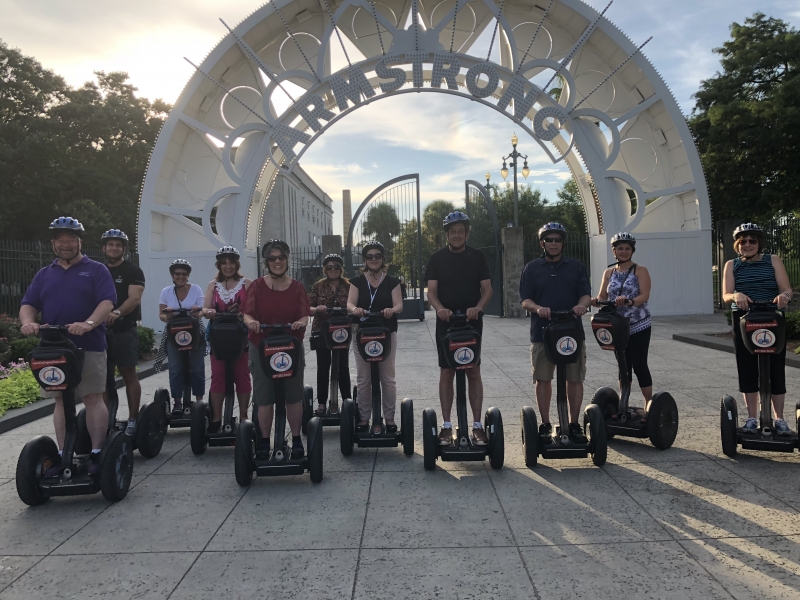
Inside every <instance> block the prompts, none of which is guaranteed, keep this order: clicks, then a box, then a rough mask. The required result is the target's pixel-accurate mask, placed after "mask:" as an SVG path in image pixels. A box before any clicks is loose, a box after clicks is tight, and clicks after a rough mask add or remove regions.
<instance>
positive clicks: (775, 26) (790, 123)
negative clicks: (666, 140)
mask: <svg viewBox="0 0 800 600" xmlns="http://www.w3.org/2000/svg"><path fill="white" fill-rule="evenodd" d="M714 52H715V53H717V54H719V55H720V57H721V63H722V72H718V73H717V74H716V75H715V76H714V77H712V78H710V79H707V80H705V81H703V82H702V84H701V86H700V90H699V91H698V92H697V93H696V94H695V95H694V98H695V100H696V104H695V108H694V111H693V113H692V117H691V119H690V125H691V127H692V129H693V132H694V135H695V140H696V142H697V147H698V149H699V151H700V155H701V158H702V161H703V166H704V169H705V174H706V179H707V182H708V187H709V193H710V195H711V203H712V208H713V211H714V217H715V218H717V219H727V218H738V219H753V220H756V219H759V218H764V217H771V216H774V215H776V214H781V213H783V214H788V213H790V212H796V211H798V210H799V209H800V177H798V165H799V164H800V137H798V131H800V33H798V31H797V30H796V29H794V28H791V27H790V26H789V25H788V24H787V23H786V22H784V21H782V20H780V19H774V18H771V17H767V16H765V15H764V14H763V13H760V12H757V13H755V14H754V15H753V16H752V17H750V18H748V19H746V20H745V22H744V24H739V23H733V24H732V25H731V39H730V40H728V41H727V42H725V43H724V44H723V45H722V47H721V48H716V49H714Z"/></svg>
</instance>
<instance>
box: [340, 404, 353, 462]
mask: <svg viewBox="0 0 800 600" xmlns="http://www.w3.org/2000/svg"><path fill="white" fill-rule="evenodd" d="M355 431H356V405H355V403H354V402H353V401H352V400H344V401H343V402H342V414H341V415H340V417H339V445H340V446H341V449H342V455H344V456H350V455H351V454H352V453H353V435H354V434H355Z"/></svg>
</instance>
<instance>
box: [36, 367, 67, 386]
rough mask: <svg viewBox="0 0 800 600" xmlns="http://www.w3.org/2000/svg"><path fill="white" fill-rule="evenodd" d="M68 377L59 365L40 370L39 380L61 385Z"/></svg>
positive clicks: (47, 383) (48, 383) (44, 382)
mask: <svg viewBox="0 0 800 600" xmlns="http://www.w3.org/2000/svg"><path fill="white" fill-rule="evenodd" d="M66 379H67V376H66V375H64V371H62V370H61V369H59V368H58V367H46V368H44V369H42V370H41V371H39V380H40V381H41V382H42V383H43V384H45V385H48V386H53V385H61V384H62V383H64V381H65V380H66Z"/></svg>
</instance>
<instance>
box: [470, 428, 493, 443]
mask: <svg viewBox="0 0 800 600" xmlns="http://www.w3.org/2000/svg"><path fill="white" fill-rule="evenodd" d="M472 443H473V444H475V445H476V446H485V445H486V444H488V443H489V438H488V437H486V432H485V431H484V430H483V427H473V428H472Z"/></svg>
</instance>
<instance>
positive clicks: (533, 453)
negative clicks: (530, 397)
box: [519, 406, 539, 467]
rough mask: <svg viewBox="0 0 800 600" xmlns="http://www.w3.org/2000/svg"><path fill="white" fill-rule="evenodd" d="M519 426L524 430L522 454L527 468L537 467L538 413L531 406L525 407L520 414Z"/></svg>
mask: <svg viewBox="0 0 800 600" xmlns="http://www.w3.org/2000/svg"><path fill="white" fill-rule="evenodd" d="M519 425H520V429H521V430H522V454H523V456H524V457H525V466H526V467H535V466H536V463H537V462H538V461H539V425H538V423H537V422H536V411H535V410H533V408H532V407H530V406H523V407H522V410H521V411H520V413H519Z"/></svg>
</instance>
